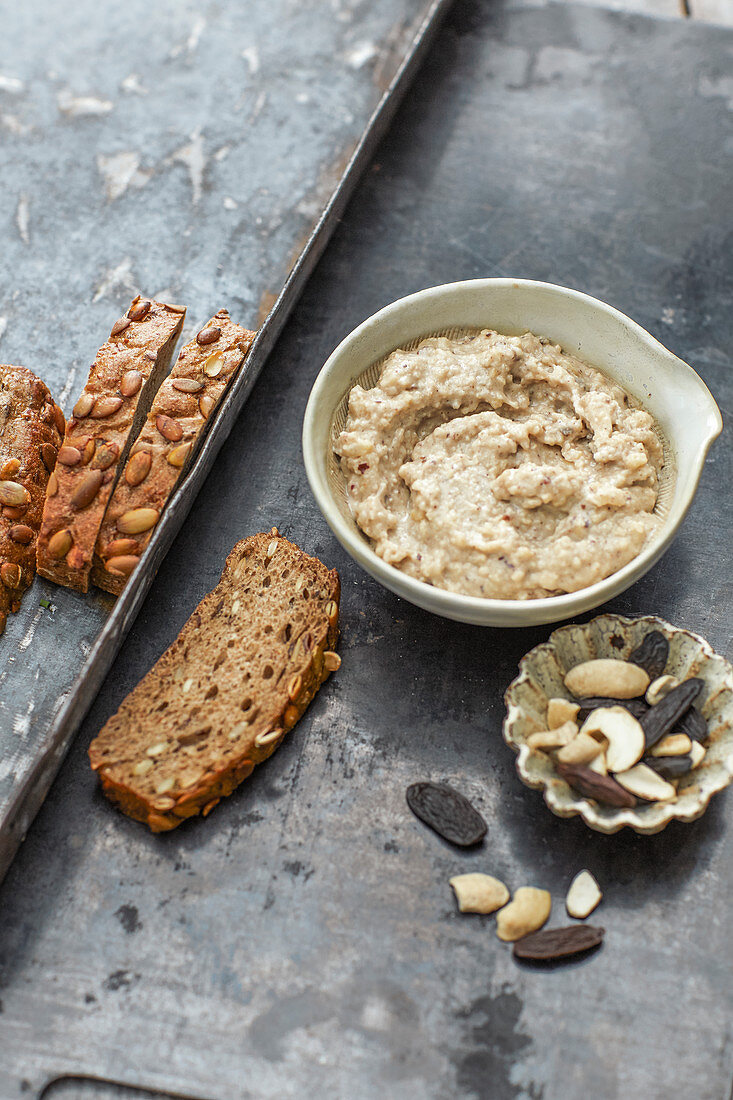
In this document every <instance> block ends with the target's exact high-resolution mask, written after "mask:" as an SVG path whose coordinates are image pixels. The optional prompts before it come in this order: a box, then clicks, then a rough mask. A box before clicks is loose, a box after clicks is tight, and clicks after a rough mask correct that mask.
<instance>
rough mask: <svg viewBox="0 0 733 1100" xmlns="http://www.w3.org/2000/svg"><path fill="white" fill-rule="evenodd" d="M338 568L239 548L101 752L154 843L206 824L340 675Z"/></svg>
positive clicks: (94, 760)
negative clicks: (194, 823) (193, 821)
mask: <svg viewBox="0 0 733 1100" xmlns="http://www.w3.org/2000/svg"><path fill="white" fill-rule="evenodd" d="M339 598H340V584H339V578H338V573H337V572H336V570H335V569H331V570H329V569H327V568H326V566H325V565H323V564H322V563H321V562H320V561H318V559H317V558H313V557H310V556H309V555H308V554H305V553H304V552H303V551H302V550H300V549H299V548H298V547H297V546H295V545H294V544H293V543H291V542H288V540H287V539H285V538H283V537H282V536H281V535H279V534H278V532H277V529H276V528H273V530H272V531H271V532H269V533H263V534H258V535H252V536H250V537H249V538H246V539H244V540H243V541H242V542H239V543H237V545H236V546H235V547H234V549H233V550H232V552H231V553H230V554H229V557H228V558H227V561H226V565H225V567H224V572H223V573H222V576H221V580H220V581H219V583H218V585H217V586H216V588H215V589H214V590H213V591H212V592H210V593H209V594H208V596H205V597H204V599H203V600H202V601H201V603H200V604H199V606H198V608H197V609H196V611H194V613H193V615H192V616H191V617H190V619H189V620H188V622H187V623H186V625H185V626H184V627H183V630H182V631H181V633H180V634H179V635H178V637H177V638H176V640H175V641H174V642H173V644H172V645H171V646H170V647H169V648H168V649H167V650H166V651H165V653H164V654H163V655H162V656H161V657H160V658H159V660H158V661H157V662H156V664H155V665H154V666H153V667H152V668H151V670H150V671H149V672H148V673H147V675H146V676H144V677H143V679H142V680H141V681H140V683H139V684H138V685H137V687H136V688H134V690H133V691H132V692H131V693H130V694H129V695H128V696H127V698H126V699H125V700H124V702H123V703H122V705H121V706H120V708H119V710H118V711H117V713H116V714H115V715H113V716H112V717H111V718H110V719H109V721H108V722H107V723H106V724H105V726H104V727H103V729H102V730H101V731H100V733H99V734H98V736H97V737H96V738H95V739H94V741H92V744H91V746H90V748H89V758H90V762H91V765H92V768H93V769H94V770H95V771H96V772H97V774H98V775H99V778H100V780H101V783H102V788H103V790H104V793H105V794H106V795H107V797H108V798H110V799H111V800H112V801H113V802H115V803H116V804H117V805H118V806H119V808H120V809H121V810H122V811H123V812H124V813H126V814H128V816H130V817H132V818H134V819H135V820H136V821H142V822H144V823H145V824H146V825H148V826H149V827H150V828H151V829H152V831H153V832H156V833H157V832H164V831H166V830H169V829H174V828H175V827H176V826H177V825H180V823H181V822H182V821H183V820H184V819H185V818H188V817H193V816H195V815H196V814H203V815H204V816H206V815H207V814H208V813H209V811H210V810H211V809H213V807H214V806H215V805H216V804H217V802H218V801H219V800H220V799H221V798H222V797H223V796H224V795H228V794H231V792H232V791H233V790H234V789H235V788H236V787H238V786H239V784H240V783H241V782H242V780H244V779H246V777H247V776H248V775H249V774H250V773H251V772H252V770H253V768H254V767H255V765H256V764H259V763H261V762H262V761H263V760H265V759H266V758H267V757H268V756H270V754H271V753H272V752H274V750H275V749H276V748H277V746H278V745H279V744H280V742H281V741H282V739H283V737H284V736H285V734H286V733H287V732H288V730H290V729H291V728H292V727H293V726H294V725H295V723H296V722H297V721H298V719H299V718H300V716H301V715H302V714H303V712H304V711H305V709H306V707H307V706H308V704H309V703H310V701H311V700H312V699H313V697H314V695H315V694H316V692H317V691H318V689H319V687H320V686H321V684H322V683H323V681H324V680H325V679H326V677H327V676H328V675H329V673H330V672H332V671H335V669H337V668H338V667H339V665H340V663H341V662H340V658H339V657H338V655H337V654H336V653H335V646H336V642H337V640H338V615H339Z"/></svg>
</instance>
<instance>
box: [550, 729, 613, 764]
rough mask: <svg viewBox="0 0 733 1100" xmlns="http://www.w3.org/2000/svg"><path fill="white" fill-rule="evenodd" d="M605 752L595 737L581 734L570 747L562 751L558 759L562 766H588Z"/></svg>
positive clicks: (566, 746) (567, 746)
mask: <svg viewBox="0 0 733 1100" xmlns="http://www.w3.org/2000/svg"><path fill="white" fill-rule="evenodd" d="M603 750H604V745H603V744H601V743H599V742H598V741H596V739H595V737H591V736H590V734H587V733H579V734H578V736H577V737H574V738H573V740H572V741H571V742H570V744H569V745H565V747H564V748H562V749H560V751H559V752H558V753H557V759H558V760H559V761H560V762H561V763H562V764H588V763H590V761H591V760H595V758H596V757H597V756H598V755H599V753H601V752H603Z"/></svg>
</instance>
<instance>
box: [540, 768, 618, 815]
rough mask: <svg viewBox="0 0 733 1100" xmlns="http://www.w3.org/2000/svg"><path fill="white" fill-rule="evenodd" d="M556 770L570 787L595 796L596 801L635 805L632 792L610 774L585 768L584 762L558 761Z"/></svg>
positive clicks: (588, 795) (587, 796)
mask: <svg viewBox="0 0 733 1100" xmlns="http://www.w3.org/2000/svg"><path fill="white" fill-rule="evenodd" d="M557 770H558V772H559V773H560V775H561V776H562V777H563V779H565V780H567V782H568V783H569V784H570V786H571V787H574V788H575V790H576V791H579V792H580V794H584V795H585V796H586V798H595V800H596V802H602V803H603V804H604V805H606V806H618V807H622V806H628V807H629V808H631V807H632V806H635V805H636V799H635V798H634V796H633V794H631V793H630V792H629V791H627V790H624V788H623V787H622V786H621V784H620V783H617V782H616V780H615V779H612V778H611V776H610V775H599V774H598V772H594V771H591V769H590V768H586V767H585V765H584V764H561V763H559V764H558V765H557Z"/></svg>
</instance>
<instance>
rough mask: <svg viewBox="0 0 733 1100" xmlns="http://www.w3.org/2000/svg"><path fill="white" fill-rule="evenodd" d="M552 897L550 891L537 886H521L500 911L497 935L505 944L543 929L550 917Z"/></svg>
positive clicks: (497, 920)
mask: <svg viewBox="0 0 733 1100" xmlns="http://www.w3.org/2000/svg"><path fill="white" fill-rule="evenodd" d="M551 908H552V897H551V896H550V893H549V891H548V890H538V889H537V887H536V886H520V887H519V889H518V890H516V891H515V893H514V897H513V898H512V900H511V901H510V902H509V904H508V905H505V906H504V908H503V909H500V910H499V913H498V915H497V918H496V934H497V936H498V937H499V939H500V940H504V942H505V943H513V942H514V940H521V938H522V936H528V935H529V933H530V932H536V931H537V929H538V928H541V927H542V925H543V924H544V923H545V921H546V920H547V918H548V917H549V915H550V909H551Z"/></svg>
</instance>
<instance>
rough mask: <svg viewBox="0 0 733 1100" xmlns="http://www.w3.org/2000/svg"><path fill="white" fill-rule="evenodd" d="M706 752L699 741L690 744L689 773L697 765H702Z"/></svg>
mask: <svg viewBox="0 0 733 1100" xmlns="http://www.w3.org/2000/svg"><path fill="white" fill-rule="evenodd" d="M706 751H707V750H706V748H705V746H704V745H701V744H700V742H699V741H693V742H692V748H691V749H690V756H691V757H692V763H691V764H690V771H692V769H693V768H696V767H697V765H698V764H702V762H703V759H704V757H705V753H706Z"/></svg>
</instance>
